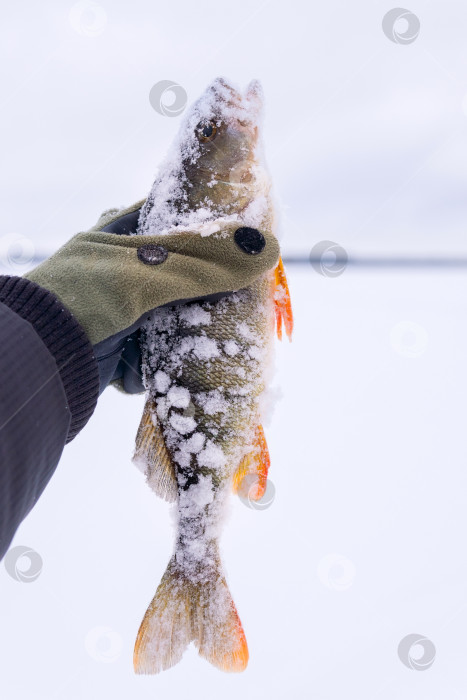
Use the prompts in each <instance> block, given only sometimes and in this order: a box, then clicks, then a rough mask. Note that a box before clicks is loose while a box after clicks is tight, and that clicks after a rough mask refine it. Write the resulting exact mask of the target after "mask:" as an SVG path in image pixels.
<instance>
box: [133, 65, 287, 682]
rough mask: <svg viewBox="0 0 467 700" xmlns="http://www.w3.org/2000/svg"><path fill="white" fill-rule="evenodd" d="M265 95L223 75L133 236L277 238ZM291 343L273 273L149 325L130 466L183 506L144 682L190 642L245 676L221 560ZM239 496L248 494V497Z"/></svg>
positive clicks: (139, 662) (280, 274)
mask: <svg viewBox="0 0 467 700" xmlns="http://www.w3.org/2000/svg"><path fill="white" fill-rule="evenodd" d="M261 111H262V91H261V86H260V85H259V83H258V82H256V81H254V82H252V83H250V85H249V86H248V88H247V90H246V91H245V93H241V92H240V91H238V90H237V89H235V88H234V87H232V86H231V85H230V84H229V83H228V82H227V81H226V80H224V79H220V78H218V79H216V80H215V81H214V82H213V83H212V84H211V85H210V86H209V87H208V88H207V90H206V91H205V93H204V94H203V95H202V96H201V98H200V99H199V100H198V101H197V102H196V103H195V104H194V105H193V106H192V107H191V109H190V111H189V113H188V114H187V116H186V118H185V120H184V123H183V124H182V127H181V130H180V133H179V134H178V137H177V139H176V142H175V144H174V146H173V148H172V150H171V153H170V154H169V157H168V158H167V160H166V162H165V165H164V166H163V167H162V168H161V170H160V172H159V175H158V177H157V179H156V181H155V183H154V185H153V188H152V190H151V192H150V193H149V196H148V198H147V200H146V202H145V204H144V205H143V208H142V210H141V214H140V217H139V222H138V230H137V234H145V233H146V234H147V233H150V234H163V233H165V232H167V233H169V232H170V233H174V232H176V228H177V226H182V227H183V228H184V230H185V231H186V230H187V228H188V229H189V230H193V232H194V233H197V234H199V233H201V235H212V236H216V235H217V236H221V235H222V233H221V229H222V225H223V224H224V223H231V222H238V226H239V227H241V228H242V227H243V229H244V230H245V235H246V236H247V239H248V235H250V236H252V238H253V239H254V238H255V235H257V234H258V232H261V230H263V231H265V230H267V231H272V232H274V230H275V227H276V225H277V224H276V220H275V215H274V208H273V204H272V198H271V183H270V179H269V176H268V174H267V170H266V168H265V165H264V158H263V155H262V149H261V143H260V139H259V129H260V118H261ZM282 325H284V327H285V331H286V333H287V335H288V336H289V338H290V335H291V332H292V325H293V319H292V310H291V305H290V298H289V292H288V287H287V281H286V277H285V273H284V268H283V266H282V262H281V260H280V259H279V262H278V264H277V267H276V269H275V270H271V271H270V272H268V273H266V274H264V275H262V276H261V277H260V278H259V279H258V280H257V281H256V282H255V283H254V284H252V285H251V286H250V287H248V288H246V289H240V290H237V291H235V292H233V293H231V294H228V295H225V296H223V297H222V298H219V299H217V300H215V301H194V302H191V303H187V304H181V305H176V306H168V307H164V308H159V309H157V310H155V311H153V312H151V315H150V317H149V320H147V321H146V323H145V325H144V326H143V329H142V336H141V337H142V339H141V348H142V354H143V379H144V385H145V388H146V390H147V396H146V404H145V410H144V414H143V417H142V420H141V423H140V427H139V430H138V434H137V439H136V448H135V454H134V461H135V462H136V464H137V465H138V467H139V468H140V469H141V470H142V471H143V472H144V473H145V474H146V477H147V482H148V484H149V486H150V487H151V488H152V489H153V490H154V491H155V492H156V494H158V495H159V496H161V497H162V498H165V499H166V500H168V501H171V502H174V503H175V504H176V506H175V507H176V513H177V535H176V542H175V549H174V553H173V556H172V558H171V559H170V562H169V564H168V566H167V569H166V571H165V573H164V575H163V578H162V581H161V583H160V585H159V587H158V589H157V591H156V594H155V596H154V598H153V600H152V602H151V603H150V605H149V607H148V609H147V612H146V614H145V615H144V619H143V621H142V623H141V626H140V629H139V632H138V635H137V639H136V644H135V650H134V668H135V671H136V672H137V673H157V672H159V671H161V670H164V669H167V668H169V667H171V666H173V665H174V664H176V663H177V662H178V661H179V660H180V659H181V657H182V655H183V652H184V651H185V649H186V647H187V646H188V645H189V644H190V642H194V644H195V646H196V647H197V649H198V651H199V654H200V655H201V656H202V657H204V658H206V659H207V660H208V661H210V662H211V663H212V664H213V665H215V666H216V667H218V668H219V669H222V670H224V671H242V670H243V669H244V668H245V667H246V665H247V663H248V646H247V642H246V638H245V634H244V631H243V627H242V624H241V622H240V618H239V615H238V613H237V610H236V607H235V604H234V602H233V600H232V597H231V594H230V591H229V588H228V585H227V582H226V578H225V574H224V572H223V568H222V563H221V560H220V555H219V544H218V543H219V536H220V531H221V526H222V522H223V519H224V514H225V511H226V500H227V499H228V497H229V494H230V492H231V490H232V489H233V490H234V491H235V492H237V493H240V494H242V493H243V494H244V495H248V497H249V498H252V499H259V498H261V497H262V495H263V494H264V491H265V488H266V481H267V472H268V467H269V455H268V449H267V445H266V440H265V436H264V431H263V428H262V412H263V410H264V405H263V404H264V403H265V402H266V398H265V392H264V390H265V388H266V387H267V384H268V380H269V376H270V364H271V363H270V359H271V346H272V342H273V336H274V326H276V330H277V333H278V335H279V337H281V332H282ZM245 489H246V491H247V494H246V493H245Z"/></svg>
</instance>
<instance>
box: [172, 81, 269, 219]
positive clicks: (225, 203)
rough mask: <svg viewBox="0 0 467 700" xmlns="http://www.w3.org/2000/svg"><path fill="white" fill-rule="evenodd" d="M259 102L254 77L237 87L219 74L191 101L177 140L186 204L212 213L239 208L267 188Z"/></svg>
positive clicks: (223, 213) (224, 213)
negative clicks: (192, 102)
mask: <svg viewBox="0 0 467 700" xmlns="http://www.w3.org/2000/svg"><path fill="white" fill-rule="evenodd" d="M262 107H263V93H262V88H261V85H260V83H259V82H258V81H252V82H251V83H250V84H249V85H248V87H247V89H246V91H245V92H244V93H242V92H241V91H239V90H238V89H236V88H235V87H233V86H232V85H231V84H230V83H228V82H227V81H226V80H225V79H224V78H217V79H216V80H214V81H213V82H212V83H211V84H210V85H209V86H208V88H207V89H206V90H205V92H204V93H203V95H201V97H200V98H199V99H198V100H197V101H196V102H195V103H194V105H193V106H192V108H191V110H190V112H189V114H188V115H187V117H186V119H185V122H184V124H183V125H182V128H181V134H180V142H179V143H180V153H181V162H182V171H183V180H184V183H185V187H184V196H185V203H186V207H187V209H189V210H191V211H193V210H199V211H206V212H210V213H211V214H212V216H213V217H216V218H218V217H222V216H231V215H235V214H240V213H241V212H242V211H244V210H245V208H246V207H247V206H248V205H249V204H250V203H251V202H252V201H253V200H254V199H255V198H256V197H258V195H259V194H260V193H262V192H265V191H267V190H268V189H269V178H268V176H267V173H266V170H265V168H264V164H263V162H262V160H263V158H262V149H261V142H260V129H261V118H262Z"/></svg>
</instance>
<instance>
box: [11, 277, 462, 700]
mask: <svg viewBox="0 0 467 700" xmlns="http://www.w3.org/2000/svg"><path fill="white" fill-rule="evenodd" d="M289 278H290V286H291V293H292V297H293V302H294V309H295V315H296V331H295V336H294V340H293V343H292V344H289V343H288V342H287V341H286V342H284V343H282V344H278V346H277V358H276V359H277V374H276V383H277V384H278V386H279V387H280V390H281V392H282V397H281V398H280V399H278V401H277V404H276V407H275V411H274V414H273V417H272V420H271V423H270V424H269V425H267V426H266V433H267V437H268V442H269V446H270V451H271V456H272V467H271V472H270V476H271V480H272V482H273V484H274V487H275V498H274V500H273V502H272V503H271V505H270V506H269V507H268V508H265V509H264V510H261V511H259V510H253V509H250V508H248V507H247V506H245V505H244V504H243V503H242V502H240V501H238V500H237V499H235V498H234V497H232V506H231V514H230V517H229V520H228V523H227V525H226V529H225V532H224V536H223V539H222V551H223V558H224V562H225V566H226V569H227V572H228V579H229V583H230V587H231V590H232V593H233V596H234V599H235V601H236V603H237V607H238V609H239V612H240V615H241V617H242V621H243V623H244V627H245V631H246V634H247V638H248V642H249V647H250V663H249V667H248V669H247V670H246V672H245V673H243V674H240V675H224V674H222V673H221V672H219V671H217V670H216V669H214V668H213V667H211V666H210V665H209V664H208V663H207V662H206V661H204V660H203V659H200V658H199V657H198V656H197V654H196V651H195V650H194V649H193V647H191V648H190V649H189V650H188V652H187V653H186V654H185V656H184V658H183V659H182V662H181V663H180V664H179V665H178V666H176V667H174V668H173V669H171V670H169V671H166V672H164V673H162V674H160V675H158V676H153V677H150V676H147V677H146V676H135V675H134V673H133V669H132V651H133V644H134V641H135V635H136V632H137V629H138V626H139V623H140V620H141V617H142V615H143V613H144V612H145V610H146V606H147V604H148V603H149V601H150V599H151V597H152V596H153V594H154V591H155V589H156V587H157V585H158V583H159V579H160V577H161V575H162V573H163V571H164V569H165V566H166V564H167V561H168V559H169V556H170V553H171V549H172V537H173V530H172V523H171V515H170V507H169V506H168V505H167V504H165V503H164V502H162V501H160V500H159V499H157V498H156V497H155V495H154V494H153V493H152V492H151V491H150V490H149V488H148V487H147V486H146V485H145V483H144V479H143V476H142V475H141V474H140V472H138V470H137V469H136V467H135V466H134V465H132V463H131V461H130V459H131V454H132V448H133V444H134V437H135V433H136V429H137V426H138V423H139V419H140V415H141V412H142V408H143V401H144V398H143V397H142V396H138V397H125V396H123V395H121V394H120V393H118V392H117V391H115V390H114V389H112V388H110V389H107V390H106V392H105V393H104V395H103V396H102V397H101V399H100V402H99V405H98V407H97V410H96V412H95V414H94V416H93V417H92V419H91V421H90V423H89V424H88V425H87V427H86V428H85V429H84V430H83V431H82V433H81V434H80V435H79V436H78V437H77V438H76V439H75V440H74V442H72V443H71V444H70V445H69V446H68V447H66V449H65V452H64V454H63V457H62V460H61V463H60V465H59V468H58V470H57V472H56V474H55V476H54V478H53V479H52V481H51V483H50V484H49V486H48V488H47V490H46V492H45V493H44V495H43V497H42V498H41V500H40V502H39V503H38V505H37V506H36V508H35V509H34V511H33V512H32V513H31V514H30V516H29V517H28V518H27V520H26V521H25V522H24V523H23V525H22V526H21V528H20V530H19V532H18V533H17V536H16V538H15V540H14V543H13V544H14V545H26V546H29V547H31V548H33V549H34V550H36V551H37V552H38V553H39V554H40V556H41V558H42V562H43V565H42V571H41V573H40V575H39V576H38V578H37V579H36V580H35V581H33V582H30V583H23V582H19V581H16V580H14V579H13V578H12V577H11V576H10V575H8V573H7V572H6V570H5V567H4V566H3V565H2V566H1V568H0V620H1V634H0V658H1V659H2V663H1V669H2V671H1V675H0V696H1V697H2V698H3V697H4V698H12V697H18V698H27V697H34V698H35V699H37V700H58V699H60V698H66V699H67V700H75V699H76V700H77V699H78V698H79V699H81V698H86V700H94V699H96V700H97V698H102V697H105V698H115V699H116V700H117V699H120V698H121V699H122V700H123V699H124V698H129V697H138V698H142V699H143V698H148V700H149V699H150V698H154V697H172V698H190V700H197V699H198V698H199V699H200V700H201V699H202V700H211V699H212V700H214V699H215V698H219V697H222V698H224V699H225V700H228V699H230V698H232V699H234V698H238V697H242V698H244V699H245V700H250V699H255V700H256V699H257V698H266V697H267V698H283V697H285V696H287V697H305V698H312V699H313V700H340V698H342V697H346V698H363V699H365V700H366V699H368V700H370V699H371V700H373V699H374V698H378V700H379V699H381V700H393V698H394V697H397V698H400V699H401V700H406V699H407V700H417V699H418V698H419V699H420V700H422V699H423V700H431V699H433V700H434V699H435V698H436V699H438V698H440V697H450V698H454V697H459V698H460V697H464V695H465V693H466V692H467V666H466V664H465V658H466V655H467V639H466V636H465V627H466V625H467V555H466V553H465V532H466V531H467V508H466V504H467V443H466V441H465V424H466V419H467V404H466V401H465V395H466V387H467V364H466V362H465V357H466V356H467V332H466V314H465V306H466V301H465V300H466V298H467V280H466V278H465V275H464V274H462V273H456V272H450V273H449V274H448V273H443V272H417V273H415V272H412V273H411V272H404V273H397V272H395V271H394V272H391V271H386V272H381V271H380V272H377V273H375V272H371V271H365V272H363V271H359V270H358V269H355V268H350V267H349V268H348V269H347V270H346V271H345V272H344V274H342V275H341V276H340V277H337V278H334V279H331V278H326V277H323V276H320V275H318V274H316V273H315V272H314V271H313V270H312V269H311V268H307V267H303V268H299V267H294V268H291V269H289ZM414 633H415V634H416V633H418V634H420V635H421V636H425V637H426V638H428V639H429V640H430V641H431V642H432V644H433V645H434V648H435V650H436V656H435V658H434V662H433V664H432V666H431V667H430V668H429V669H428V670H425V671H416V670H411V669H409V668H407V667H406V666H405V665H404V664H403V663H402V662H401V660H400V658H399V657H398V645H399V643H400V641H401V640H402V639H403V638H404V637H406V636H407V635H409V634H414ZM427 648H428V652H427V653H428V655H429V653H433V652H432V651H431V652H430V651H429V650H430V649H432V647H430V646H428V647H427ZM419 652H420V647H415V646H414V647H413V648H412V651H411V655H412V658H413V659H415V661H416V659H417V655H419ZM427 660H429V658H428V656H426V657H425V661H427Z"/></svg>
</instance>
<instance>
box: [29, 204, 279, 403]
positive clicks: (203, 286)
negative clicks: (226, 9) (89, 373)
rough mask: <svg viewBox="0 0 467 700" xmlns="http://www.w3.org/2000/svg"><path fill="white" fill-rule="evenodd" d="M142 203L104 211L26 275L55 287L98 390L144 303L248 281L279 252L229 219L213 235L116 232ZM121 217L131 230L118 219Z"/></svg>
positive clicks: (264, 236) (272, 242)
mask: <svg viewBox="0 0 467 700" xmlns="http://www.w3.org/2000/svg"><path fill="white" fill-rule="evenodd" d="M143 203H144V200H143V201H140V202H137V203H136V204H134V205H133V206H131V207H128V208H127V209H124V210H120V211H117V210H111V211H109V212H106V213H104V214H103V215H102V216H101V218H100V219H99V221H98V222H97V224H96V226H95V227H93V228H91V229H90V230H89V231H86V232H83V233H78V234H76V235H75V236H73V238H71V239H70V240H69V241H68V242H67V243H66V244H65V245H64V246H63V247H62V248H60V249H59V250H58V251H57V252H56V253H54V254H53V255H52V256H51V257H50V258H48V259H47V260H45V261H44V262H43V263H41V264H40V265H39V266H38V267H36V268H34V269H33V270H31V271H30V272H28V273H27V274H26V275H24V276H25V277H26V278H27V279H29V280H31V281H32V282H35V283H36V284H39V285H40V286H41V287H44V288H45V289H48V290H49V291H50V292H52V293H53V294H55V295H56V296H57V297H58V298H59V299H60V301H61V302H62V303H63V304H64V305H65V306H66V307H67V308H68V309H69V310H70V311H71V313H72V314H73V315H74V316H75V317H76V319H77V320H78V321H79V323H80V324H81V326H82V327H83V329H84V330H85V332H86V334H87V336H88V338H89V340H90V342H91V343H92V345H93V346H94V350H95V353H96V357H97V360H98V364H99V370H100V374H101V391H102V390H103V388H105V386H106V385H107V383H108V382H109V381H111V380H112V379H114V380H116V379H118V377H117V376H115V373H114V370H115V366H114V368H113V370H110V369H109V363H108V362H106V361H107V360H108V358H109V356H110V357H112V360H113V363H114V365H115V359H116V358H119V357H120V355H121V353H122V350H123V346H124V345H125V344H127V341H128V340H130V342H131V341H133V344H134V345H135V346H137V345H138V343H137V337H135V336H134V333H135V331H136V332H137V331H138V329H139V327H140V326H141V324H142V323H143V321H144V319H145V316H146V314H147V313H148V312H149V311H150V310H152V309H154V308H156V307H158V306H163V305H167V304H172V303H180V302H186V301H189V300H195V299H200V298H205V297H208V298H209V297H210V296H211V295H216V294H219V293H226V292H231V291H235V290H237V289H242V288H243V287H247V286H249V285H250V284H251V283H252V282H253V281H254V280H255V279H256V278H257V277H258V276H259V275H261V274H262V273H264V272H266V271H267V270H269V269H271V268H273V267H274V265H275V264H276V263H277V260H278V258H279V244H278V242H277V239H276V238H275V236H274V235H273V234H272V233H271V232H270V231H264V230H263V231H261V232H259V231H257V230H256V229H251V228H245V227H240V228H239V226H238V224H235V223H233V224H231V223H229V224H227V225H225V224H224V225H223V226H221V228H220V231H219V232H216V233H213V234H211V235H202V233H196V232H193V231H188V230H186V231H183V230H180V231H178V230H177V233H175V234H169V235H162V236H131V235H116V233H123V234H128V233H131V232H135V230H136V226H135V225H136V223H137V215H138V211H139V209H140V208H141V206H142V204H143ZM125 221H129V222H131V227H130V230H128V229H127V228H125V226H124V225H122V224H121V222H125ZM103 229H105V230H103ZM112 231H114V232H112ZM132 334H133V335H132ZM119 353H120V355H119ZM129 364H131V362H130V363H129ZM133 364H134V360H133ZM133 370H135V372H136V374H138V375H139V376H138V380H139V384H137V387H136V389H135V387H131V381H130V382H128V388H127V389H125V386H123V387H122V388H124V390H127V391H129V392H130V393H133V392H134V391H141V390H143V387H142V384H141V375H140V369H139V370H138V368H135V367H134V368H133ZM109 375H110V376H109ZM124 384H125V383H124Z"/></svg>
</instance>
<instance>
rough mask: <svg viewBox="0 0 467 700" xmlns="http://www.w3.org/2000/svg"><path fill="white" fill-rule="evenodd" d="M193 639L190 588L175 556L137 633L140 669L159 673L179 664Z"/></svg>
mask: <svg viewBox="0 0 467 700" xmlns="http://www.w3.org/2000/svg"><path fill="white" fill-rule="evenodd" d="M191 639H192V602H191V599H190V590H189V587H188V586H186V584H185V582H184V581H183V580H182V579H181V578H179V577H178V576H177V569H176V567H175V560H174V557H172V559H171V560H170V562H169V565H168V566H167V569H166V571H165V574H164V576H163V577H162V580H161V582H160V584H159V587H158V589H157V591H156V595H155V596H154V598H153V599H152V601H151V603H150V604H149V607H148V609H147V610H146V614H145V615H144V617H143V621H142V622H141V625H140V628H139V630H138V635H137V637H136V642H135V649H134V654H133V665H134V669H135V671H136V673H159V671H165V670H166V669H167V668H170V667H171V666H175V664H177V663H178V662H179V661H180V659H181V658H182V656H183V653H184V651H185V649H186V647H187V646H188V644H189V643H190V642H191Z"/></svg>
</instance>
